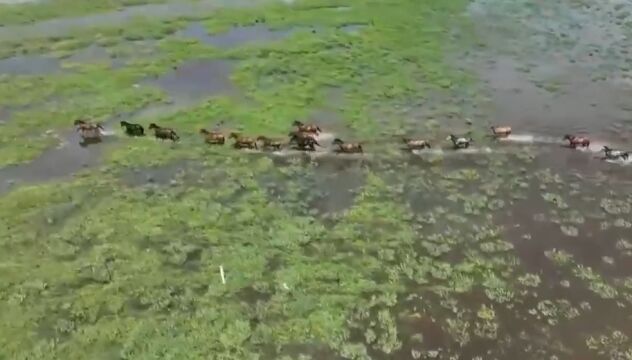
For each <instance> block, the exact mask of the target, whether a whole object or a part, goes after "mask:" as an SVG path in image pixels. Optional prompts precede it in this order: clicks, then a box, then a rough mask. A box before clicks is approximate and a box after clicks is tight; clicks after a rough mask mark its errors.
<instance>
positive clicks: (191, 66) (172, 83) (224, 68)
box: [150, 60, 235, 101]
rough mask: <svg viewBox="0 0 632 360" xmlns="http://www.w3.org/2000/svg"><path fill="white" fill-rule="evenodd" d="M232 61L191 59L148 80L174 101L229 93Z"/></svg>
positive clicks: (232, 88) (230, 90)
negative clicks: (168, 71)
mask: <svg viewBox="0 0 632 360" xmlns="http://www.w3.org/2000/svg"><path fill="white" fill-rule="evenodd" d="M232 68H233V62H231V61H227V60H191V61H188V62H186V63H184V64H182V65H180V66H178V67H177V68H176V69H174V70H173V71H172V72H170V73H167V74H165V75H163V76H161V77H159V78H158V79H156V80H152V81H150V83H151V84H152V85H157V86H159V87H161V88H162V89H164V90H165V91H166V92H167V93H168V94H169V95H170V97H171V98H172V99H174V100H175V101H193V100H200V99H203V98H206V97H210V96H212V95H218V94H231V93H232V92H233V91H234V90H235V87H234V86H233V84H232V82H231V80H230V75H231V72H232Z"/></svg>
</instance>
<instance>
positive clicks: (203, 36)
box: [178, 23, 291, 48]
mask: <svg viewBox="0 0 632 360" xmlns="http://www.w3.org/2000/svg"><path fill="white" fill-rule="evenodd" d="M290 33H291V31H290V30H271V29H269V28H268V27H266V26H264V25H253V26H243V27H233V28H231V29H230V30H228V31H227V32H223V33H218V34H212V35H211V34H209V33H208V32H207V30H206V29H205V28H204V26H203V25H202V24H200V23H192V24H191V25H189V26H188V27H187V28H185V29H184V30H182V31H180V32H179V33H178V35H180V36H183V37H190V38H194V39H198V40H199V41H201V42H203V43H205V44H210V45H213V46H216V47H219V48H231V47H237V46H241V45H244V44H249V43H256V42H264V41H266V42H267V41H276V40H281V39H283V38H285V37H287V36H288V35H289V34H290Z"/></svg>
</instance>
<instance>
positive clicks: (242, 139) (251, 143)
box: [229, 132, 258, 149]
mask: <svg viewBox="0 0 632 360" xmlns="http://www.w3.org/2000/svg"><path fill="white" fill-rule="evenodd" d="M229 138H230V139H235V143H234V144H233V146H234V147H235V149H258V147H257V139H255V138H251V137H246V136H242V135H241V134H240V133H238V132H231V133H230V136H229Z"/></svg>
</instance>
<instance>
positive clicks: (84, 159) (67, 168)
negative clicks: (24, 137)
mask: <svg viewBox="0 0 632 360" xmlns="http://www.w3.org/2000/svg"><path fill="white" fill-rule="evenodd" d="M59 140H60V143H59V145H58V146H56V147H55V148H52V149H49V150H46V151H44V152H43V153H42V155H40V156H39V157H38V158H37V159H35V160H33V161H31V162H29V163H26V164H21V165H12V166H7V167H4V168H1V169H0V193H4V192H7V191H8V190H10V189H11V188H13V187H14V186H16V185H24V184H29V183H31V184H32V183H42V182H46V181H52V180H58V179H63V178H67V177H68V178H69V177H72V176H73V175H74V174H76V173H78V172H80V171H81V170H84V169H87V168H90V167H94V166H95V165H98V164H99V163H100V161H101V154H102V152H103V146H105V145H106V144H108V143H111V142H113V141H115V138H114V137H112V136H111V135H109V136H107V135H106V136H103V138H102V141H101V142H100V143H96V144H87V145H84V146H82V145H81V144H80V143H81V137H80V136H79V134H78V133H77V132H75V131H68V132H67V133H66V134H63V135H61V136H60V137H59Z"/></svg>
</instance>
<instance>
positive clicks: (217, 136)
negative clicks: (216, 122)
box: [200, 129, 226, 145]
mask: <svg viewBox="0 0 632 360" xmlns="http://www.w3.org/2000/svg"><path fill="white" fill-rule="evenodd" d="M200 134H202V136H203V137H204V142H205V143H207V144H209V145H224V143H225V142H226V137H224V134H222V133H221V132H220V131H216V130H213V131H208V130H206V129H200Z"/></svg>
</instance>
